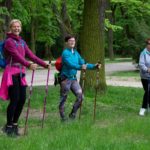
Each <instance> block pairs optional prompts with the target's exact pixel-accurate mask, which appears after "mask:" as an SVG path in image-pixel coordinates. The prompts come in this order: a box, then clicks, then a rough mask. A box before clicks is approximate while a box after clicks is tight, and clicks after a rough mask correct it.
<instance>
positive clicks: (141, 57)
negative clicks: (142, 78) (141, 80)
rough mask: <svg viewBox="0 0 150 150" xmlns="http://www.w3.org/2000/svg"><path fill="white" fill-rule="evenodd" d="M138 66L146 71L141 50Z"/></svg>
mask: <svg viewBox="0 0 150 150" xmlns="http://www.w3.org/2000/svg"><path fill="white" fill-rule="evenodd" d="M139 67H140V69H141V70H142V71H143V72H145V73H146V72H147V71H148V68H147V66H146V65H145V54H144V53H143V52H142V53H141V54H140V59H139Z"/></svg>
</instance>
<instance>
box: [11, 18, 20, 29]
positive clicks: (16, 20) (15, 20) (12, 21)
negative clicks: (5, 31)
mask: <svg viewBox="0 0 150 150" xmlns="http://www.w3.org/2000/svg"><path fill="white" fill-rule="evenodd" d="M16 22H18V23H19V24H20V26H21V27H22V23H21V21H20V20H19V19H13V20H11V21H10V23H9V28H11V27H12V25H13V24H14V23H16Z"/></svg>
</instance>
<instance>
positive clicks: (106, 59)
mask: <svg viewBox="0 0 150 150" xmlns="http://www.w3.org/2000/svg"><path fill="white" fill-rule="evenodd" d="M120 62H132V58H115V59H114V60H110V59H109V58H105V63H120Z"/></svg>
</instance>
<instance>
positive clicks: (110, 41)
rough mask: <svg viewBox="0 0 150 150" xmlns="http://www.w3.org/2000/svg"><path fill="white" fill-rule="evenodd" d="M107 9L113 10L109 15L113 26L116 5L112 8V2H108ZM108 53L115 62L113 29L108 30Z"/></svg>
mask: <svg viewBox="0 0 150 150" xmlns="http://www.w3.org/2000/svg"><path fill="white" fill-rule="evenodd" d="M107 7H108V10H111V12H110V13H109V14H108V19H109V21H110V23H111V24H115V21H114V18H115V10H116V5H114V6H111V3H110V0H108V3H107ZM108 52H109V58H110V60H114V50H113V30H112V29H111V28H109V29H108Z"/></svg>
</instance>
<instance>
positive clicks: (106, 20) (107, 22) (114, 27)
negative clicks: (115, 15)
mask: <svg viewBox="0 0 150 150" xmlns="http://www.w3.org/2000/svg"><path fill="white" fill-rule="evenodd" d="M108 29H112V30H113V31H114V32H116V31H118V30H123V28H122V27H121V26H117V25H113V24H111V23H110V21H109V19H105V30H106V31H108Z"/></svg>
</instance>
